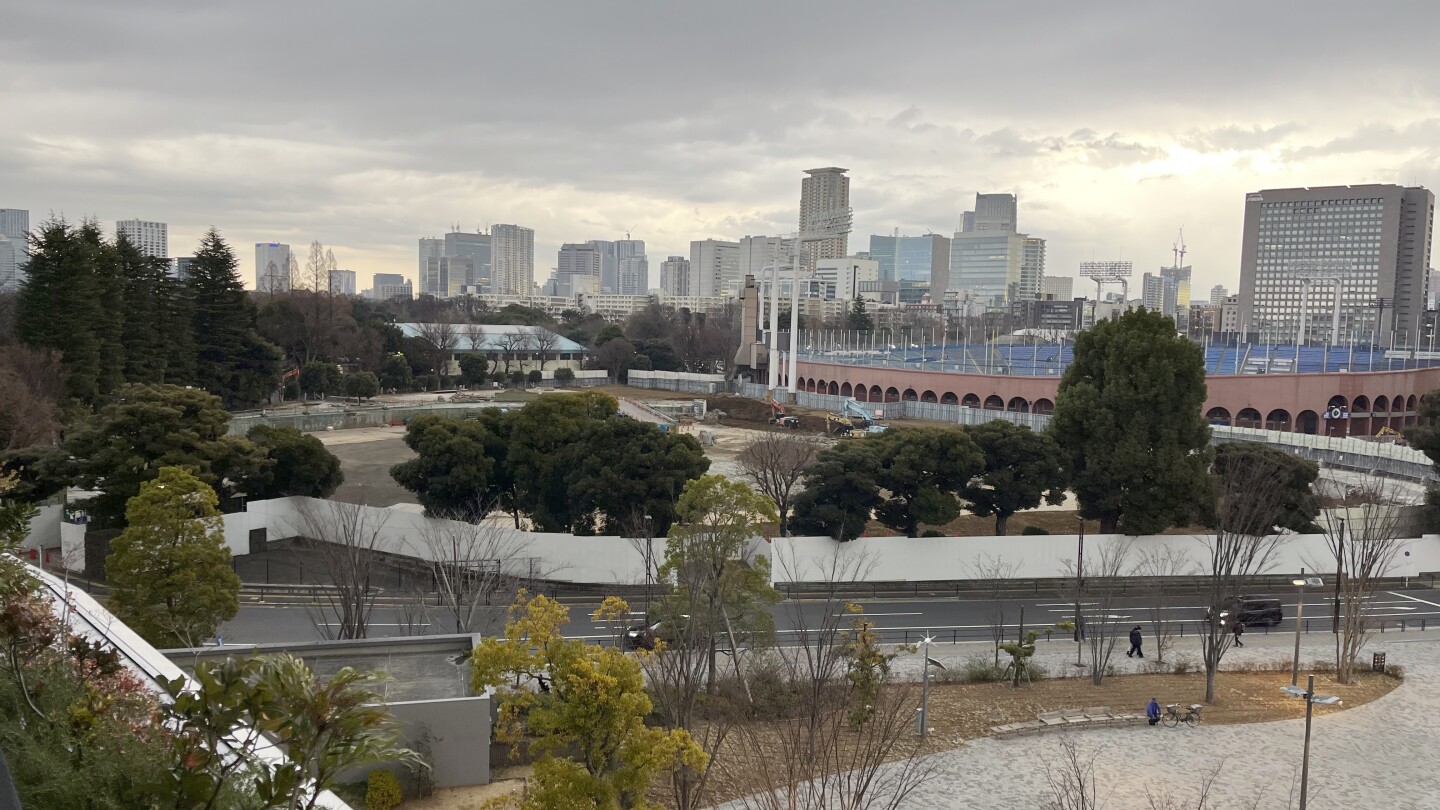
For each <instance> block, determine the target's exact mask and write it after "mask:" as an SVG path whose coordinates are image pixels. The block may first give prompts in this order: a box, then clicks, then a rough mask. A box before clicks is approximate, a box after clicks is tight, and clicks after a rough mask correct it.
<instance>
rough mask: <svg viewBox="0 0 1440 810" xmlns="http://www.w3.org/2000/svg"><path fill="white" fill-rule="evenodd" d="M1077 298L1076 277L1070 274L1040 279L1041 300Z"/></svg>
mask: <svg viewBox="0 0 1440 810" xmlns="http://www.w3.org/2000/svg"><path fill="white" fill-rule="evenodd" d="M1074 298H1075V279H1073V278H1070V277H1069V276H1046V277H1045V278H1043V279H1041V281H1040V300H1042V301H1071V300H1074Z"/></svg>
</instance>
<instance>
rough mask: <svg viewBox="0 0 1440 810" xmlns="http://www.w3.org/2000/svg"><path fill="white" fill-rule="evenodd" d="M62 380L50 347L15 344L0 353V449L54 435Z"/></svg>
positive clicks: (57, 358)
mask: <svg viewBox="0 0 1440 810" xmlns="http://www.w3.org/2000/svg"><path fill="white" fill-rule="evenodd" d="M64 379H65V378H64V376H63V374H62V373H61V367H60V353H59V352H57V351H55V350H53V349H36V348H31V347H29V346H21V345H18V344H17V345H13V346H6V347H5V350H4V351H3V352H0V451H6V450H17V449H19V448H21V447H29V446H30V445H33V444H48V443H49V442H51V441H52V440H53V439H54V438H55V432H56V430H57V429H58V428H59V427H60V424H59V420H58V419H57V418H56V416H57V413H56V409H57V407H58V406H59V403H60V402H61V401H62V400H63V399H64V396H65V384H64Z"/></svg>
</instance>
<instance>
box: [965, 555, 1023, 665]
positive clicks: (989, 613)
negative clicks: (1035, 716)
mask: <svg viewBox="0 0 1440 810" xmlns="http://www.w3.org/2000/svg"><path fill="white" fill-rule="evenodd" d="M965 568H966V571H967V573H969V574H970V576H972V577H974V578H975V579H978V580H980V581H981V582H983V583H984V586H983V587H984V595H985V602H984V608H983V610H984V612H985V623H986V624H988V625H989V626H990V639H991V640H992V641H994V642H995V661H994V663H995V666H996V668H999V666H1000V645H1001V644H1004V643H1005V620H1006V615H1005V613H1006V608H1007V607H1008V606H1009V605H1008V603H1007V601H1006V600H1005V599H1004V598H1003V597H1004V593H1005V580H1007V579H1012V578H1014V576H1015V572H1016V571H1019V570H1020V563H1019V562H1010V561H1009V560H1006V559H1005V558H1003V557H1000V556H991V555H989V554H981V555H979V556H977V557H976V558H975V562H973V563H971V564H969V565H967V566H965ZM1017 618H1018V617H1017ZM1016 624H1017V628H1018V626H1019V622H1018V621H1017V623H1016ZM1021 632H1022V631H1020V630H1018V629H1017V632H1016V638H1017V639H1019V638H1020V633H1021Z"/></svg>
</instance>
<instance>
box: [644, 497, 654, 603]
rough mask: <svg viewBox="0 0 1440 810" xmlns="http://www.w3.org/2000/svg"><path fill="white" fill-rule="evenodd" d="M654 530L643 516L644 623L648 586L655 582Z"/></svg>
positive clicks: (648, 598)
mask: <svg viewBox="0 0 1440 810" xmlns="http://www.w3.org/2000/svg"><path fill="white" fill-rule="evenodd" d="M654 535H655V529H654V528H653V524H652V523H651V519H650V516H649V515H646V516H645V621H646V622H649V621H650V584H651V583H652V582H654V581H655V578H654V574H653V571H654V570H655V544H654V540H655V537H654Z"/></svg>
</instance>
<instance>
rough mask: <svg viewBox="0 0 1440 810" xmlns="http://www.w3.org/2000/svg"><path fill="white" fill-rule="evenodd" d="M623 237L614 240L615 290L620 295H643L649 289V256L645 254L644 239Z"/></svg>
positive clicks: (627, 235)
mask: <svg viewBox="0 0 1440 810" xmlns="http://www.w3.org/2000/svg"><path fill="white" fill-rule="evenodd" d="M625 236H626V238H625V239H618V240H616V241H615V260H616V261H617V262H618V264H619V266H618V268H617V272H618V275H617V284H616V290H615V291H616V292H618V293H620V294H621V295H644V294H645V293H647V292H649V291H650V258H649V257H648V256H646V255H645V240H644V239H630V238H629V236H630V234H628V233H627V234H625Z"/></svg>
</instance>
